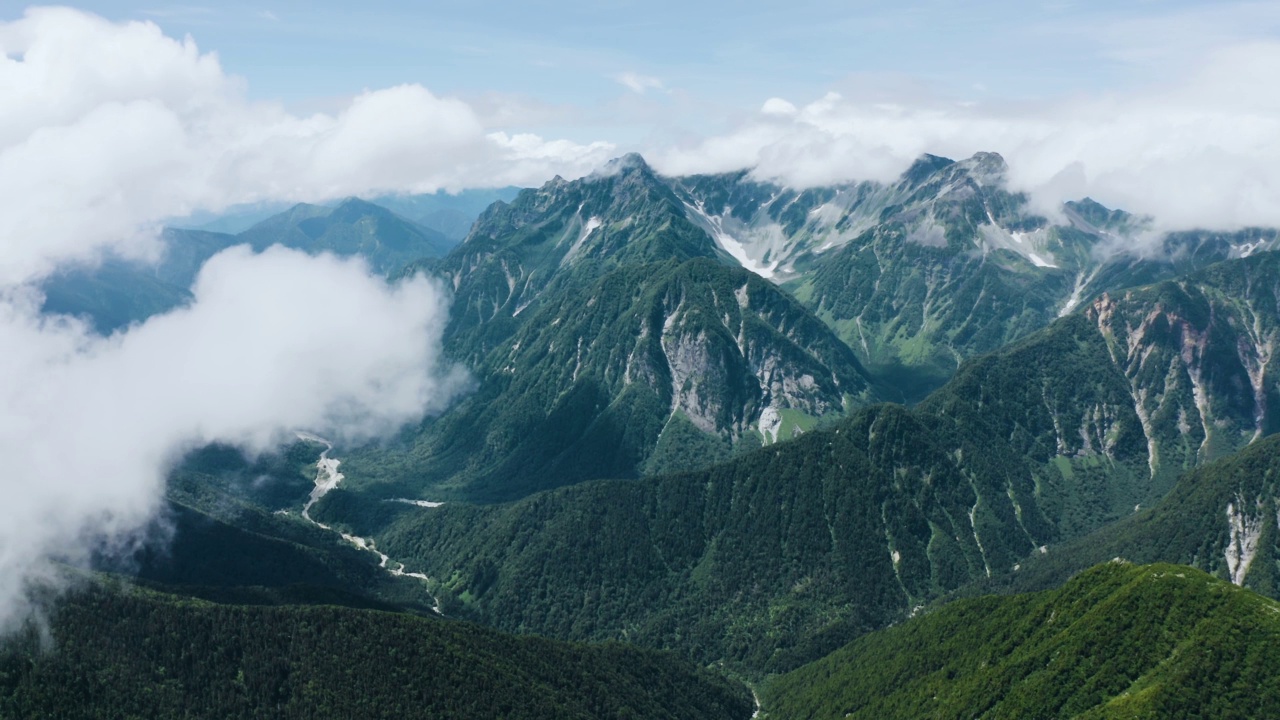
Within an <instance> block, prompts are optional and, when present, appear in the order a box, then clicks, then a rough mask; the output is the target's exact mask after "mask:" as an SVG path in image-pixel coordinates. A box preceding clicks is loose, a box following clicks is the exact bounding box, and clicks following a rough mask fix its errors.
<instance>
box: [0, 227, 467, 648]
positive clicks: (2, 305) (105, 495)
mask: <svg viewBox="0 0 1280 720" xmlns="http://www.w3.org/2000/svg"><path fill="white" fill-rule="evenodd" d="M194 294H195V300H194V302H193V303H192V304H191V305H190V306H188V307H185V308H182V309H178V310H175V311H173V312H170V313H168V314H165V315H159V316H154V317H152V318H150V319H148V320H147V321H146V322H144V323H142V324H141V325H137V326H134V327H132V328H130V329H129V330H128V331H126V332H123V333H117V334H115V335H112V336H111V337H106V338H104V337H101V336H98V335H94V334H92V333H91V332H90V331H88V330H87V329H86V328H85V327H84V326H83V325H81V324H80V323H79V322H77V321H74V320H70V319H67V318H42V317H39V316H38V315H37V314H36V312H35V311H34V308H33V305H32V303H31V302H30V301H31V300H32V299H33V298H31V297H26V298H23V297H22V293H15V292H14V291H10V292H9V293H8V294H7V295H6V296H5V297H4V298H3V301H2V302H0V347H4V348H5V351H4V353H3V354H0V406H3V407H4V409H5V410H4V413H3V414H2V415H0V457H3V459H4V464H5V473H4V476H3V479H0V495H2V497H3V501H2V502H0V628H6V627H11V626H12V623H13V622H14V621H17V620H20V619H21V618H22V617H24V616H25V614H26V612H27V611H28V610H29V609H30V608H29V607H28V604H27V603H28V600H27V598H28V593H29V592H30V590H31V589H32V587H33V584H40V583H42V582H45V581H52V580H53V577H54V567H55V566H54V565H53V563H51V562H50V560H51V559H52V560H58V561H60V562H70V563H81V562H84V561H85V560H86V559H87V557H88V555H89V553H90V552H91V550H92V549H93V548H94V547H95V546H96V545H97V544H98V543H99V542H111V541H113V540H118V539H120V538H122V537H128V536H129V535H130V534H131V533H133V532H135V531H136V530H138V529H139V528H141V527H143V526H144V525H146V524H147V523H148V522H149V520H150V519H151V518H152V517H154V516H155V514H156V512H157V510H158V508H159V504H160V501H161V498H162V497H163V494H164V483H165V475H166V472H167V470H168V469H169V468H170V467H171V466H172V465H173V464H174V463H175V462H176V461H177V460H178V459H180V457H181V455H182V453H183V452H185V451H187V450H191V449H193V448H195V447H198V446H201V445H204V444H206V443H209V442H212V441H220V442H226V443H230V444H235V445H238V446H240V447H242V448H245V449H248V450H252V451H258V450H266V449H269V448H271V447H273V446H275V445H276V444H278V443H279V442H280V441H282V440H285V439H287V438H288V432H289V431H290V430H292V429H309V430H315V431H316V432H319V433H322V434H327V435H330V436H335V437H342V438H345V439H348V440H360V439H363V438H368V437H372V436H375V435H378V434H380V433H383V432H386V431H387V430H389V429H392V428H395V427H398V426H399V425H400V424H402V423H404V422H408V421H412V420H415V419H417V418H419V417H421V416H422V414H423V413H424V412H432V411H436V410H440V409H442V408H443V407H444V406H445V405H446V404H447V403H448V402H449V401H450V400H451V399H452V398H453V397H454V396H455V395H456V394H457V392H458V391H459V390H460V389H461V388H463V387H464V381H465V375H464V373H462V372H461V371H460V370H458V369H456V368H452V367H449V366H447V365H445V364H443V363H442V361H441V360H440V354H439V351H440V329H441V327H442V326H443V324H444V314H445V310H446V303H445V297H446V296H445V294H444V293H443V292H442V291H441V290H440V289H439V288H438V287H437V286H436V285H435V284H434V283H432V282H429V281H427V280H426V279H425V278H422V277H418V278H415V279H413V280H409V281H407V282H402V283H400V284H399V285H396V286H394V287H388V286H387V285H386V284H385V283H384V282H383V281H381V280H380V279H378V278H376V277H374V276H372V275H371V274H370V273H369V271H368V269H367V267H365V265H364V264H363V263H362V262H361V261H359V260H338V259H336V258H334V257H332V256H320V257H309V256H307V255H305V254H303V253H301V252H298V251H293V250H286V249H283V248H278V247H277V248H273V249H269V250H267V251H266V252H264V253H262V254H261V255H254V254H253V253H252V252H251V251H250V250H249V249H248V248H247V247H237V248H232V249H230V250H227V251H224V252H223V253H220V254H219V255H217V256H215V257H214V258H212V259H211V260H210V261H209V262H208V263H207V264H206V265H205V267H204V268H203V270H202V271H201V273H200V275H199V277H198V279H197V281H196V284H195V286H194Z"/></svg>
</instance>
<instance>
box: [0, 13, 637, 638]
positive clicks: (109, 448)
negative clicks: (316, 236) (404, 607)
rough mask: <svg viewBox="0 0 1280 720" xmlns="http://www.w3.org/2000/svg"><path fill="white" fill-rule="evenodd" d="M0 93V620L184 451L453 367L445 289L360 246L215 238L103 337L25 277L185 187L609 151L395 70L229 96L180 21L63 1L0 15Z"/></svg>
mask: <svg viewBox="0 0 1280 720" xmlns="http://www.w3.org/2000/svg"><path fill="white" fill-rule="evenodd" d="M0 97H3V98H4V100H3V102H0V347H3V348H4V352H3V353H0V407H3V408H4V410H3V412H0V457H3V458H4V461H5V466H6V471H5V473H4V476H3V479H0V625H4V624H6V623H8V622H11V621H13V620H15V619H17V618H18V617H19V616H20V615H21V613H22V612H23V610H24V604H23V603H24V597H25V594H26V592H27V591H28V589H29V587H30V584H31V583H32V582H33V581H35V580H37V579H39V578H41V577H46V576H47V575H48V573H49V568H50V567H52V566H51V565H50V562H49V560H50V558H54V557H56V558H64V559H69V560H72V561H75V560H79V559H82V558H84V557H85V555H86V554H87V552H88V550H89V548H90V547H91V544H92V542H94V541H96V540H95V539H100V538H104V537H105V538H107V539H110V538H119V537H124V536H128V535H129V534H130V533H132V532H133V531H135V530H136V529H138V528H139V527H141V526H143V525H145V524H146V523H147V522H148V521H149V520H150V519H151V518H152V517H153V514H154V512H155V510H156V508H157V506H158V504H159V502H160V498H161V497H162V491H163V480H164V476H165V473H166V472H167V470H168V469H169V468H170V467H171V464H172V463H173V462H174V461H175V460H176V459H177V458H178V457H179V456H180V455H181V453H182V452H184V451H185V450H187V449H190V448H192V447H194V446H196V445H199V444H201V443H205V442H209V441H212V440H219V441H224V442H229V443H235V444H239V445H241V446H243V447H246V448H249V449H253V450H260V449H263V448H266V447H269V446H270V445H271V444H272V443H274V442H276V441H278V440H279V439H281V438H283V437H286V436H287V433H288V432H289V431H292V430H294V429H298V428H306V429H312V430H316V431H319V432H321V433H328V434H331V435H334V436H337V437H344V436H345V437H347V438H350V439H360V438H368V437H371V436H374V435H377V434H379V433H382V432H385V431H387V430H389V429H392V428H395V427H398V426H399V425H401V424H403V423H405V422H410V421H413V420H415V419H416V418H419V417H421V416H422V415H423V414H424V413H430V412H434V411H438V410H440V409H441V408H442V407H443V406H444V405H445V404H446V403H447V402H449V400H450V399H451V398H452V397H453V396H454V395H455V394H456V393H457V392H458V391H459V389H460V388H461V387H462V386H463V384H464V379H463V378H462V377H461V376H460V375H459V373H458V372H457V371H456V370H455V368H453V367H452V366H450V365H448V364H447V363H445V362H444V361H443V360H442V359H441V356H440V334H441V331H442V328H443V325H444V322H445V310H446V304H447V293H446V292H445V291H444V290H442V289H440V288H439V287H437V286H436V285H435V284H434V283H431V282H429V281H427V280H425V279H415V280H411V281H408V282H404V283H401V284H399V285H397V286H394V287H391V286H388V285H387V284H386V283H385V282H384V281H382V280H381V279H379V278H376V277H374V276H373V275H371V274H370V273H369V272H368V270H367V268H365V267H364V265H363V264H362V263H360V262H357V261H339V260H336V259H334V258H332V257H323V256H322V257H315V258H313V257H307V256H305V255H303V254H300V253H296V252H290V251H285V250H280V249H276V250H270V251H268V252H266V253H263V254H261V255H254V254H252V253H250V252H249V251H248V250H247V249H243V248H238V249H232V250H229V251H226V252H224V253H222V254H220V255H219V256H217V257H215V258H213V259H212V260H210V261H209V263H208V264H207V265H206V267H205V268H204V269H203V271H202V273H201V275H200V277H199V280H198V282H197V285H196V287H195V300H194V302H193V304H192V305H191V306H190V307H187V308H184V309H180V310H176V311H173V312H171V313H168V314H166V315H163V316H157V317H153V318H151V319H149V320H147V321H146V322H145V323H143V324H140V325H137V326H134V327H131V328H129V329H127V330H125V331H123V332H120V333H117V334H115V335H113V336H111V337H107V338H103V337H100V336H97V335H95V334H93V333H92V332H90V331H89V330H87V329H86V328H85V327H83V326H82V325H81V324H79V323H78V322H75V321H71V320H67V319H54V318H46V317H41V316H40V314H39V312H38V308H39V305H40V302H39V298H38V297H37V295H36V293H35V292H34V291H33V290H32V289H31V288H33V287H34V286H35V285H36V283H37V282H38V281H39V280H40V279H41V278H42V277H44V276H46V275H47V274H49V273H50V272H51V271H53V270H54V269H55V268H57V267H58V266H60V265H63V264H66V263H69V262H84V261H88V262H92V261H93V260H94V259H95V258H97V257H99V256H101V255H102V254H104V253H106V252H118V253H120V254H123V255H127V256H135V257H147V256H148V255H152V254H154V253H155V252H156V251H157V247H156V242H155V240H154V237H155V230H156V229H157V228H158V227H159V225H160V224H161V223H162V222H163V221H164V220H165V219H166V218H171V217H175V216H182V215H185V214H187V213H189V212H191V211H193V210H196V209H205V210H216V209H219V208H222V207H226V206H229V205H232V204H235V203H240V202H254V201H259V200H312V201H315V200H323V199H326V198H332V197H339V196H345V195H352V194H370V193H375V192H381V191H431V190H435V189H438V188H446V189H457V188H462V187H466V186H477V185H506V184H512V183H517V184H523V183H533V182H540V181H542V180H543V179H545V178H546V177H547V176H549V175H551V174H554V173H560V174H563V175H566V176H574V175H580V174H583V173H585V172H587V171H589V170H590V169H591V168H593V167H595V166H597V165H598V164H600V162H601V161H603V160H604V159H606V158H608V157H609V156H610V155H611V154H612V152H613V150H612V146H610V145H608V144H606V143H594V144H588V145H582V144H577V143H572V142H568V141H555V140H553V141H548V140H544V139H542V138H539V137H537V136H534V135H529V134H523V133H507V132H501V131H495V130H493V129H491V128H486V127H484V125H483V124H482V123H481V122H480V121H479V120H478V119H477V116H476V113H475V112H474V111H473V110H472V108H471V107H470V106H469V105H467V104H466V103H464V102H462V101H459V100H455V99H450V98H443V97H439V96H436V95H434V94H432V93H431V92H429V91H428V90H426V89H424V88H422V87H418V86H413V85H406V86H401V87H395V88H390V89H386V90H379V91H370V92H366V93H364V94H362V95H360V96H359V97H357V98H355V99H354V100H353V101H352V102H351V103H350V104H349V105H348V106H347V107H345V108H344V109H343V110H342V111H340V112H337V113H332V114H324V113H320V114H315V115H311V116H308V117H299V116H295V115H292V114H290V113H288V112H286V111H284V110H283V109H282V108H280V107H278V106H275V105H269V104H261V103H252V102H249V101H247V100H246V99H245V96H244V92H243V83H242V82H241V81H240V80H238V79H236V78H233V77H229V76H227V75H226V74H225V73H224V72H223V71H222V69H221V67H220V66H219V64H218V60H217V58H216V56H213V55H209V54H203V55H202V54H201V53H200V52H199V51H198V50H197V48H196V47H195V45H194V43H193V42H191V41H190V40H185V41H181V42H179V41H176V40H173V39H170V38H167V37H165V36H164V35H163V34H162V33H161V32H160V30H159V29H157V28H156V27H155V26H154V25H152V24H149V23H128V24H114V23H110V22H107V21H105V20H103V19H101V18H98V17H95V16H93V15H89V14H86V13H81V12H78V11H74V10H69V9H35V10H30V11H28V12H27V14H26V15H25V16H24V17H23V18H21V19H19V20H16V21H13V22H4V23H0Z"/></svg>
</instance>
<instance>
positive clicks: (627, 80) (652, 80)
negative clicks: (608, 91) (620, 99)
mask: <svg viewBox="0 0 1280 720" xmlns="http://www.w3.org/2000/svg"><path fill="white" fill-rule="evenodd" d="M613 79H614V80H615V81H617V82H618V84H620V85H622V86H623V87H625V88H627V89H628V90H630V91H631V92H634V93H639V94H641V95H643V94H644V93H645V92H646V91H649V90H659V91H665V90H666V89H667V88H666V86H665V85H663V84H662V81H661V80H659V79H658V78H656V77H653V76H652V75H641V74H639V73H633V72H624V73H619V74H618V75H615V76H613Z"/></svg>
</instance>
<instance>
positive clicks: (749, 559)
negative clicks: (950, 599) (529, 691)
mask: <svg viewBox="0 0 1280 720" xmlns="http://www.w3.org/2000/svg"><path fill="white" fill-rule="evenodd" d="M1034 493H1035V488H1034V485H1033V482H1032V475H1031V472H1030V471H1029V469H1028V467H1027V465H1026V463H1025V462H1023V461H1022V459H1021V458H1020V456H1019V455H1017V454H1016V453H1014V452H1012V451H1011V450H1010V449H1009V448H1008V446H1007V445H1005V444H1004V443H1002V442H1001V440H1000V439H999V438H989V437H985V436H982V435H975V434H970V433H968V432H967V431H966V429H965V428H963V427H961V426H959V425H957V424H956V423H952V422H950V421H948V420H946V419H943V418H937V417H933V416H927V415H923V414H919V413H913V412H911V411H908V410H905V409H903V408H901V407H898V406H892V405H881V406H876V407H873V408H869V409H866V410H862V411H859V412H857V413H856V414H855V415H854V416H853V417H851V418H850V419H848V420H845V421H842V422H840V423H838V424H836V425H834V426H833V427H832V428H830V429H826V430H815V431H813V432H810V433H806V434H805V435H803V436H802V437H800V438H798V439H796V440H793V441H791V442H787V443H780V444H778V445H777V446H774V447H769V448H763V449H760V450H757V451H755V452H752V453H750V454H747V455H744V456H742V457H740V458H737V459H735V460H733V461H731V462H728V463H725V464H722V465H718V466H715V467H713V468H710V469H708V470H705V471H701V472H697V473H686V474H680V475H668V476H664V477H660V478H653V479H643V480H639V481H629V482H616V481H615V482H598V483H585V484H581V485H576V486H573V487H568V488H562V489H560V490H555V491H551V492H547V493H541V494H538V495H534V496H532V497H529V498H527V499H525V500H521V501H519V502H515V503H512V504H508V505H483V506H476V505H467V504H461V503H459V504H455V503H446V504H445V505H443V506H440V507H430V508H427V507H417V506H413V505H407V504H405V503H400V502H388V501H385V500H380V499H378V498H377V497H373V496H370V495H369V494H367V493H360V492H354V491H344V490H341V489H339V490H337V491H334V492H332V493H330V494H329V495H327V496H326V497H325V498H324V500H322V501H321V502H320V503H318V504H317V506H316V507H315V508H313V515H315V516H316V517H320V518H322V519H323V520H324V521H325V522H329V523H333V524H336V525H338V526H343V527H347V528H349V529H350V530H351V531H353V532H355V533H357V534H360V535H363V536H366V537H369V536H372V537H376V539H377V542H378V545H379V547H381V548H383V549H384V551H386V552H388V553H390V554H391V555H392V556H394V557H397V558H400V559H404V560H406V561H412V562H413V564H415V565H418V566H421V567H423V568H425V571H426V572H427V574H428V575H430V576H431V577H433V578H438V579H439V580H440V583H439V585H438V586H437V587H436V588H435V592H436V594H437V596H438V597H440V598H441V602H442V604H443V605H444V607H445V612H446V614H451V613H461V614H463V615H465V616H468V617H474V618H476V619H479V620H482V621H484V622H486V623H491V624H494V625H496V626H497V627H500V628H503V629H507V630H512V631H521V632H538V633H546V634H550V635H553V636H557V637H562V638H570V639H623V640H628V641H632V642H637V643H641V644H644V645H648V646H653V647H669V648H675V649H679V650H681V651H682V652H685V653H688V654H689V655H690V656H691V657H693V658H695V659H697V660H698V661H700V662H712V661H725V662H729V663H731V664H733V665H734V666H736V667H738V668H740V669H743V670H744V671H746V672H755V673H759V672H765V671H777V670H785V669H788V668H791V667H795V666H796V665H797V664H799V663H801V662H804V661H806V660H809V659H812V658H814V657H817V656H818V655H820V654H821V653H823V652H826V651H830V650H832V649H834V648H835V647H836V646H838V645H839V644H840V643H841V642H843V641H845V640H847V639H849V638H851V637H854V636H856V635H857V634H859V633H862V632H866V631H867V630H871V629H874V628H877V627H882V626H883V625H885V624H886V623H888V622H890V621H892V620H894V619H896V618H898V617H900V616H901V615H902V614H904V613H905V612H907V611H908V610H909V609H910V608H911V607H913V606H915V605H918V604H921V603H923V602H926V601H927V600H928V599H930V598H932V597H935V596H937V595H938V594H940V593H942V592H946V591H947V590H950V589H954V588H957V587H959V586H961V585H963V584H965V583H967V582H969V581H970V580H972V579H975V578H978V577H985V576H986V575H988V574H989V573H992V572H1000V571H1001V570H1004V569H1007V568H1010V567H1012V566H1013V565H1014V563H1016V562H1017V561H1018V559H1019V558H1022V557H1024V556H1026V555H1027V554H1029V553H1031V552H1033V551H1034V549H1035V548H1036V547H1038V546H1040V545H1042V544H1044V543H1045V542H1047V541H1048V539H1050V538H1051V537H1052V529H1051V528H1050V527H1049V526H1048V524H1047V523H1046V522H1045V520H1044V519H1043V518H1042V517H1041V516H1040V514H1039V512H1038V510H1037V508H1036V504H1035V497H1034Z"/></svg>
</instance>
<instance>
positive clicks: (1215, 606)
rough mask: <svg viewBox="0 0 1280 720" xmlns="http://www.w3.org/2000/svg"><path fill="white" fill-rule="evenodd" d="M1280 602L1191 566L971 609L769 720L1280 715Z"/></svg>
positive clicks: (878, 643) (831, 674)
mask: <svg viewBox="0 0 1280 720" xmlns="http://www.w3.org/2000/svg"><path fill="white" fill-rule="evenodd" d="M1278 664H1280V605H1277V604H1276V602H1275V601H1272V600H1268V599H1266V598H1263V597H1260V596H1258V595H1255V594H1254V593H1252V592H1250V591H1248V590H1243V589H1241V588H1237V587H1234V586H1232V585H1230V584H1228V583H1225V582H1223V581H1221V580H1217V579H1214V578H1211V577H1210V576H1208V575H1205V574H1204V573H1202V572H1200V571H1198V570H1194V569H1192V568H1188V567H1184V566H1177V565H1148V566H1133V565H1129V564H1127V563H1122V562H1114V563H1107V564H1105V565H1101V566H1098V567H1095V568H1093V569H1091V570H1089V571H1087V572H1085V573H1082V574H1081V575H1080V576H1078V577H1076V578H1075V579H1073V580H1072V581H1071V582H1069V583H1067V584H1066V585H1064V586H1063V587H1062V588H1060V589H1058V590H1053V591H1047V592H1042V593H1037V594H1030V595H1014V596H1004V597H1001V596H987V597H982V598H976V599H971V600H962V601H958V602H955V603H952V604H949V605H947V606H945V607H943V608H941V609H938V610H936V611H933V612H930V613H928V614H925V615H923V616H922V617H917V618H915V619H913V620H911V621H909V622H906V623H903V624H902V625H900V626H897V627H893V628H890V629H887V630H882V631H880V632H877V633H873V634H871V635H867V636H865V637H863V638H860V639H859V640H857V641H855V642H853V643H851V644H850V645H848V646H847V647H845V648H842V649H841V650H839V651H838V652H836V653H833V654H832V655H830V656H829V657H826V658H823V659H822V660H821V661H818V662H815V663H813V664H811V665H807V666H805V667H803V668H800V669H798V670H796V671H794V672H792V673H789V674H787V675H784V676H782V677H779V678H777V679H776V680H774V681H773V682H772V683H770V684H769V686H768V688H767V690H766V693H765V696H764V697H765V707H766V710H767V715H766V716H767V717H769V718H778V719H779V720H782V719H785V720H808V719H813V720H817V719H818V718H874V719H876V720H889V719H891V718H904V719H906V718H937V719H941V718H956V719H957V720H959V719H960V718H976V717H982V718H1049V717H1064V718H1065V717H1072V718H1206V717H1211V718H1261V717H1275V716H1276V715H1277V713H1280V682H1277V681H1276V677H1275V672H1276V670H1275V669H1276V667H1277V666H1278Z"/></svg>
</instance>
